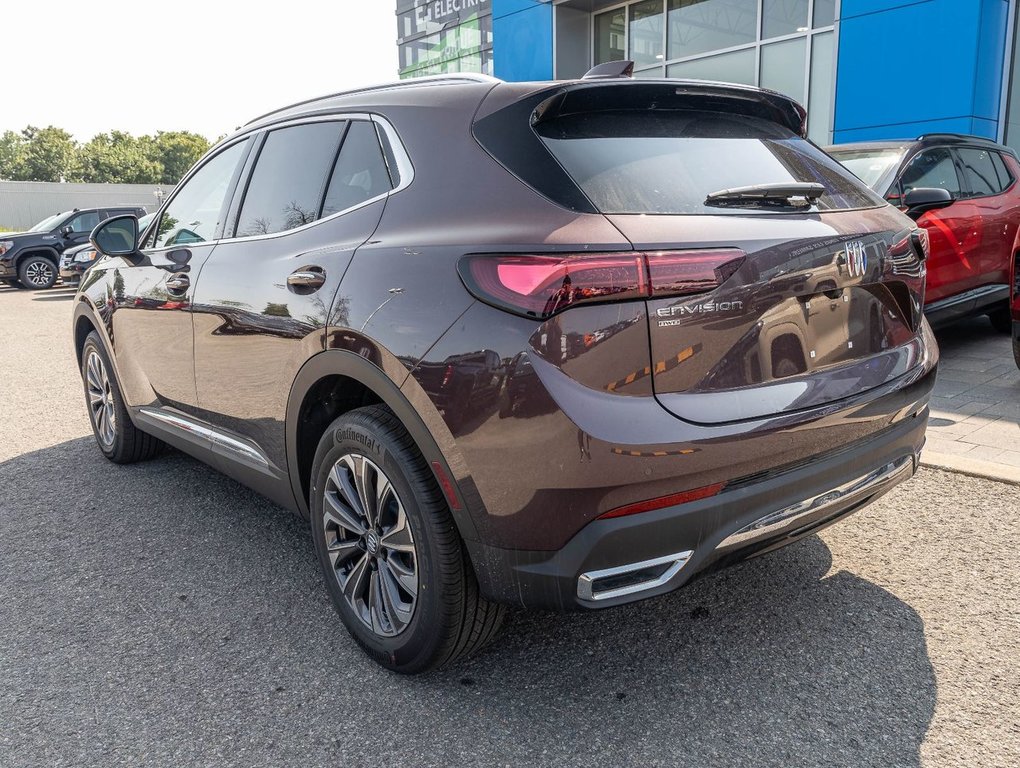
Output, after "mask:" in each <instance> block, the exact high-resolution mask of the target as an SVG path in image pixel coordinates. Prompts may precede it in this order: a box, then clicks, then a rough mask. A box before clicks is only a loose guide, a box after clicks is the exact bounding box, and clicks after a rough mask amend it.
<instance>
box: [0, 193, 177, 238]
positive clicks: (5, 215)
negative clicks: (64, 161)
mask: <svg viewBox="0 0 1020 768" xmlns="http://www.w3.org/2000/svg"><path fill="white" fill-rule="evenodd" d="M171 189H172V187H169V186H168V187H160V186H158V185H149V184H56V183H51V182H46V181H0V230H3V229H13V230H23V229H28V228H29V227H31V226H32V225H33V224H35V223H36V222H39V221H42V220H43V219H45V218H46V217H47V216H51V215H52V214H54V213H60V212H61V211H70V210H71V209H73V208H102V207H104V206H112V205H132V206H135V205H140V206H144V207H145V209H146V210H147V211H149V212H150V213H151V212H152V211H154V210H156V208H157V206H158V205H159V203H158V198H157V196H156V192H157V190H161V191H162V192H163V193H164V194H168V193H169V192H170V190H171Z"/></svg>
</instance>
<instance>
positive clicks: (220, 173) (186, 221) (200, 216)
mask: <svg viewBox="0 0 1020 768" xmlns="http://www.w3.org/2000/svg"><path fill="white" fill-rule="evenodd" d="M246 146H247V143H246V142H244V141H240V142H238V143H237V144H234V145H233V146H230V147H228V148H227V149H225V150H223V151H222V152H220V153H219V154H218V155H216V156H215V157H214V158H212V159H211V160H209V162H207V163H206V164H205V165H203V166H202V167H201V168H200V169H198V171H196V172H195V174H194V175H193V176H192V177H191V178H190V179H188V180H187V181H186V182H185V183H184V186H183V187H181V189H180V191H179V192H178V193H177V194H176V195H174V198H173V200H171V201H170V204H169V205H168V206H167V209H166V210H165V211H163V215H162V216H161V217H160V220H159V226H158V227H156V229H155V230H154V231H153V234H152V235H151V236H150V240H149V242H148V243H147V245H148V246H149V247H154V248H169V247H171V246H174V245H185V244H188V243H201V242H204V241H206V240H211V239H212V238H213V237H214V236H215V234H216V229H217V227H218V226H219V223H220V220H221V216H222V214H223V207H224V206H223V202H224V199H225V198H226V196H227V190H228V188H229V186H230V181H231V179H232V178H233V176H234V171H236V170H237V164H238V163H239V162H240V160H241V158H242V156H243V151H244V148H245V147H246Z"/></svg>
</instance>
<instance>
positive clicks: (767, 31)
mask: <svg viewBox="0 0 1020 768" xmlns="http://www.w3.org/2000/svg"><path fill="white" fill-rule="evenodd" d="M837 10H838V6H837V0H640V1H639V2H627V3H620V4H619V5H616V6H612V7H610V8H608V9H606V10H605V11H602V12H598V13H595V14H594V19H593V24H592V30H593V34H594V40H593V45H592V49H591V50H592V54H593V56H592V58H593V62H592V63H593V64H602V63H604V62H607V61H617V60H620V59H630V60H632V61H634V67H635V71H634V75H635V77H642V78H648V77H653V78H654V77H664V76H665V77H677V78H696V79H702V80H721V81H728V82H735V83H746V84H748V85H760V86H762V87H763V88H771V89H773V90H777V91H779V92H781V93H785V94H787V95H789V96H792V97H793V98H795V99H796V100H797V101H799V102H800V103H802V104H804V106H806V107H807V108H808V113H809V125H808V130H809V135H810V137H811V139H813V140H814V141H815V142H817V143H819V144H826V143H829V141H830V140H831V136H830V123H831V121H832V102H833V92H834V77H833V70H834V68H835V59H834V57H835V35H834V32H833V30H834V24H835V20H836V15H837Z"/></svg>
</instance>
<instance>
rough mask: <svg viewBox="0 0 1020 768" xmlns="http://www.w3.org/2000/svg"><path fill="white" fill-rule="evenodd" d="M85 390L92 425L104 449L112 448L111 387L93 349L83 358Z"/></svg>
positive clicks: (114, 421) (113, 412)
mask: <svg viewBox="0 0 1020 768" xmlns="http://www.w3.org/2000/svg"><path fill="white" fill-rule="evenodd" d="M85 388H86V393H87V395H88V399H89V411H90V413H91V414H92V423H93V424H95V427H96V436H97V437H98V438H99V442H100V443H101V444H102V446H103V447H104V448H112V447H113V441H114V439H115V437H116V429H117V412H116V408H115V407H114V403H113V387H112V385H111V384H110V377H109V375H108V374H107V372H106V365H105V364H104V363H103V358H101V357H100V356H99V353H98V352H96V351H95V350H94V349H93V350H90V351H89V353H88V356H87V357H86V358H85Z"/></svg>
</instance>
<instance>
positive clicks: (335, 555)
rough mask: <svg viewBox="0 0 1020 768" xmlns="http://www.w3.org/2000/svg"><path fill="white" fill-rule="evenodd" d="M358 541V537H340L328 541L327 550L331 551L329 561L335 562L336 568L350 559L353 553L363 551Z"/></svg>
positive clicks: (334, 566)
mask: <svg viewBox="0 0 1020 768" xmlns="http://www.w3.org/2000/svg"><path fill="white" fill-rule="evenodd" d="M358 543H359V541H358V539H341V538H340V537H337V538H335V539H333V540H332V541H327V542H326V552H328V553H329V561H330V562H331V563H332V564H333V568H334V569H335V568H337V567H339V566H340V565H342V564H343V563H344V562H346V561H347V560H349V559H350V558H351V556H352V555H354V554H357V553H359V552H361V549H360V547H359V546H358Z"/></svg>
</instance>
